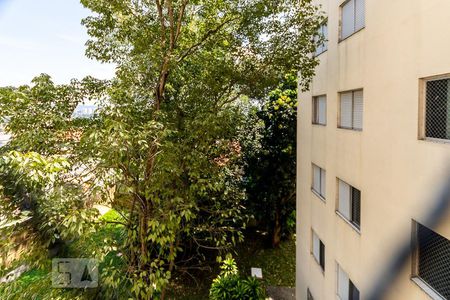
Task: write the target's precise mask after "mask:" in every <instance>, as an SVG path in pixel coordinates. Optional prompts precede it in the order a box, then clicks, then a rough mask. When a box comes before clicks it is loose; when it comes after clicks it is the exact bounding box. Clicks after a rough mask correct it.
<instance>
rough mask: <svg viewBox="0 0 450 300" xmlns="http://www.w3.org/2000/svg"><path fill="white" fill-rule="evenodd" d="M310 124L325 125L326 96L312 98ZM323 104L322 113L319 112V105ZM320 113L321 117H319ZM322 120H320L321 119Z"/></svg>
mask: <svg viewBox="0 0 450 300" xmlns="http://www.w3.org/2000/svg"><path fill="white" fill-rule="evenodd" d="M312 99H313V100H312V124H314V125H322V126H326V125H327V96H326V95H320V96H314V97H313V98H312ZM321 102H322V103H324V106H323V109H324V111H323V112H322V111H321V106H320V103H321ZM321 112H322V113H323V115H321ZM321 117H322V118H323V120H321V119H322V118H321Z"/></svg>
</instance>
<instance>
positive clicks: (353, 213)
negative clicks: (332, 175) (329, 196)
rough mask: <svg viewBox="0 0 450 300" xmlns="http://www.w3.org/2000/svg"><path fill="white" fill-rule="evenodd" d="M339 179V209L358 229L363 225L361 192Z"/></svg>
mask: <svg viewBox="0 0 450 300" xmlns="http://www.w3.org/2000/svg"><path fill="white" fill-rule="evenodd" d="M338 181H339V199H338V202H339V203H338V211H339V213H340V214H341V216H343V217H344V218H345V219H347V220H348V221H349V222H350V223H351V224H352V225H353V226H355V227H356V228H357V229H360V227H361V192H360V191H359V190H358V189H356V188H354V187H352V186H351V185H349V184H347V183H345V182H344V181H342V180H338Z"/></svg>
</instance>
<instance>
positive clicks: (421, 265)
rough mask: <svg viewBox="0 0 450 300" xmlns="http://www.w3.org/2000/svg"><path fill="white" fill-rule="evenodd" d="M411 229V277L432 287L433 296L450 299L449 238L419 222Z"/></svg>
mask: <svg viewBox="0 0 450 300" xmlns="http://www.w3.org/2000/svg"><path fill="white" fill-rule="evenodd" d="M413 229H414V231H413V234H414V235H413V249H414V259H413V262H414V265H413V277H415V278H416V279H419V280H421V281H423V282H425V283H426V286H427V287H429V288H431V289H433V291H432V292H433V295H434V296H436V297H433V298H437V299H450V240H448V239H446V238H445V237H443V236H441V235H439V234H437V233H436V232H434V231H433V230H431V229H429V228H427V227H425V226H423V225H421V224H419V223H413ZM415 281H416V280H415ZM416 282H417V281H416ZM425 290H427V289H425ZM428 290H429V289H428Z"/></svg>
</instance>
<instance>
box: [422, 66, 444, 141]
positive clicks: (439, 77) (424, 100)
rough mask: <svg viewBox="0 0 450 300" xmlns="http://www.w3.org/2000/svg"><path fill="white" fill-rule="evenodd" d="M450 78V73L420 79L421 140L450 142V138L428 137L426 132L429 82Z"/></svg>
mask: <svg viewBox="0 0 450 300" xmlns="http://www.w3.org/2000/svg"><path fill="white" fill-rule="evenodd" d="M443 79H447V80H450V73H446V74H442V75H437V76H430V77H425V78H421V79H420V84H419V130H418V131H419V137H418V138H419V140H425V141H430V142H437V143H443V144H450V139H439V138H434V137H428V136H427V134H426V121H427V109H426V108H427V83H428V82H430V81H436V80H443Z"/></svg>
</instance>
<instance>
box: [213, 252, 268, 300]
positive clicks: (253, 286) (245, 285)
mask: <svg viewBox="0 0 450 300" xmlns="http://www.w3.org/2000/svg"><path fill="white" fill-rule="evenodd" d="M221 269H222V272H221V273H220V274H219V276H218V277H217V278H216V279H214V281H213V283H212V285H211V289H210V299H211V300H247V299H248V300H250V299H252V300H259V299H265V297H264V296H265V293H264V289H263V287H262V286H261V283H260V282H259V281H258V279H256V278H254V277H248V278H241V277H240V276H239V274H238V270H237V266H236V262H235V261H234V259H232V258H228V259H226V260H225V261H224V262H223V265H222V266H221Z"/></svg>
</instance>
